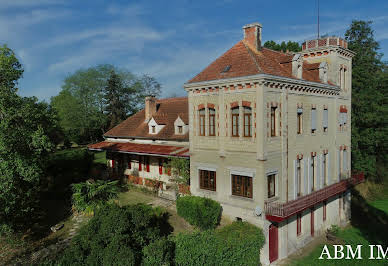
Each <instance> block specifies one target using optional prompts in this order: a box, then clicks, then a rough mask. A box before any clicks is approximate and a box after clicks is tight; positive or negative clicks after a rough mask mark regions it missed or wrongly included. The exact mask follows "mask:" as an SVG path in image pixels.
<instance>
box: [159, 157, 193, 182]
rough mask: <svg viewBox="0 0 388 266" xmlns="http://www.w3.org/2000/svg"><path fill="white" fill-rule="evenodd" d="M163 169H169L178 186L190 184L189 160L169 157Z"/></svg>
mask: <svg viewBox="0 0 388 266" xmlns="http://www.w3.org/2000/svg"><path fill="white" fill-rule="evenodd" d="M164 169H166V170H167V171H169V170H168V169H171V174H172V177H173V178H174V181H175V182H176V183H178V184H185V185H188V184H190V160H188V159H185V158H178V157H170V158H169V160H168V163H165V164H164Z"/></svg>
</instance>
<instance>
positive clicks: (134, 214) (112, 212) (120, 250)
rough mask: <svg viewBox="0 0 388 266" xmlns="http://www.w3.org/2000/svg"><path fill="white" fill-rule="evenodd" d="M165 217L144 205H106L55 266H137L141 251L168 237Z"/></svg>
mask: <svg viewBox="0 0 388 266" xmlns="http://www.w3.org/2000/svg"><path fill="white" fill-rule="evenodd" d="M167 218H168V216H167V213H166V212H165V211H163V210H162V209H161V208H156V209H153V208H152V207H150V206H148V205H144V204H138V205H131V206H125V207H119V206H117V205H115V204H112V205H105V206H103V207H101V208H100V209H99V210H97V211H96V213H95V216H94V217H93V218H92V219H91V220H90V221H89V223H88V224H87V225H85V226H84V227H82V228H81V229H80V232H79V233H78V234H77V235H76V236H75V237H74V238H73V240H72V242H71V244H70V246H69V247H68V248H67V249H66V250H65V252H64V254H63V256H62V257H61V258H60V260H59V261H58V262H57V265H140V264H141V261H142V258H143V252H142V250H143V248H144V247H145V246H147V245H149V244H150V243H152V242H154V241H156V240H157V239H160V238H163V237H166V236H167V235H168V234H169V233H171V231H172V229H171V227H168V223H167Z"/></svg>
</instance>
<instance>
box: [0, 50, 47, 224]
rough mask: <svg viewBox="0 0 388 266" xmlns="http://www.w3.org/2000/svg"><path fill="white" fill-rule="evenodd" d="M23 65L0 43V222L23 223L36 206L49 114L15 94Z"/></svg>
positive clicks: (37, 103) (26, 221) (34, 101)
mask: <svg viewBox="0 0 388 266" xmlns="http://www.w3.org/2000/svg"><path fill="white" fill-rule="evenodd" d="M22 73H23V69H22V66H21V64H20V63H19V62H18V60H17V58H16V56H15V54H14V52H13V51H12V50H11V49H9V48H8V47H7V46H2V47H0V173H1V174H0V206H1V208H0V224H6V225H7V226H9V227H12V228H13V229H15V228H16V227H18V226H27V224H28V222H33V220H34V219H27V220H26V219H25V217H31V218H33V217H34V216H32V214H33V213H34V211H35V209H36V208H38V207H39V191H40V182H41V179H42V175H43V173H44V170H45V167H46V161H47V156H48V154H49V152H50V151H51V150H52V148H53V145H52V142H51V140H50V137H49V133H50V132H51V130H52V128H53V127H54V126H53V120H55V117H53V114H52V113H51V112H50V110H49V108H48V105H47V104H44V103H39V102H37V99H36V98H35V97H31V98H27V97H24V98H22V97H20V96H18V95H17V88H16V85H17V81H18V79H19V78H20V77H21V75H22Z"/></svg>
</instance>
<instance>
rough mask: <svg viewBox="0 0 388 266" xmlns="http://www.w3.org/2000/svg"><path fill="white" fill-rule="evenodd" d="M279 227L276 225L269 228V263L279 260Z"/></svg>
mask: <svg viewBox="0 0 388 266" xmlns="http://www.w3.org/2000/svg"><path fill="white" fill-rule="evenodd" d="M278 248H279V247H278V227H277V226H276V225H275V224H271V225H270V226H269V262H270V263H272V262H274V261H275V260H277V259H278Z"/></svg>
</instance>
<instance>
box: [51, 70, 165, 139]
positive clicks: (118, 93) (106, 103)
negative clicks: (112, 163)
mask: <svg viewBox="0 0 388 266" xmlns="http://www.w3.org/2000/svg"><path fill="white" fill-rule="evenodd" d="M113 74H114V75H113ZM160 87H161V86H160V84H159V83H158V82H157V81H156V80H155V79H154V78H152V77H150V76H147V75H143V76H140V77H138V76H136V75H134V74H132V73H131V72H129V71H127V70H124V69H118V68H117V67H115V66H113V65H109V64H105V65H98V66H95V67H90V68H88V69H80V70H77V71H76V72H74V73H73V74H71V75H69V76H68V77H66V78H65V80H64V81H63V85H62V90H61V92H60V93H59V95H57V96H54V97H52V98H51V105H52V106H53V108H54V109H55V110H56V111H57V112H58V117H59V120H60V125H61V127H62V128H63V130H64V132H65V135H66V136H67V138H69V139H70V140H71V141H75V142H90V141H95V140H97V139H100V138H101V136H102V134H103V133H104V132H105V131H106V130H107V129H109V128H111V127H113V126H115V125H117V124H118V123H119V122H121V121H122V120H124V119H125V118H126V117H127V116H129V115H131V114H133V113H135V112H137V111H138V110H139V109H140V108H142V107H143V105H144V97H145V96H147V95H148V94H153V95H155V96H158V95H159V94H160ZM108 98H110V99H108ZM113 101H114V102H113ZM118 105H121V106H120V107H119V108H118ZM113 106H115V108H113V109H112V107H113ZM117 108H118V109H117ZM119 109H120V110H119ZM112 111H115V112H117V111H119V112H120V114H117V113H115V114H114V116H112ZM112 118H113V119H114V120H113V121H112Z"/></svg>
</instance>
